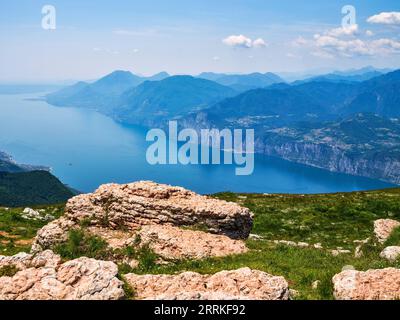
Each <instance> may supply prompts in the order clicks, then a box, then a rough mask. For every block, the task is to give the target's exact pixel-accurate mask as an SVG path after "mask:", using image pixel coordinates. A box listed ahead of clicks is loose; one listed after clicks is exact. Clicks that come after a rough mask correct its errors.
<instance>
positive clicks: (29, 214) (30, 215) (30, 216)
mask: <svg viewBox="0 0 400 320" xmlns="http://www.w3.org/2000/svg"><path fill="white" fill-rule="evenodd" d="M21 217H22V218H24V219H27V220H42V221H49V220H54V219H55V218H54V216H52V215H51V214H42V213H41V212H39V211H36V210H33V209H31V208H25V209H24V211H22V213H21Z"/></svg>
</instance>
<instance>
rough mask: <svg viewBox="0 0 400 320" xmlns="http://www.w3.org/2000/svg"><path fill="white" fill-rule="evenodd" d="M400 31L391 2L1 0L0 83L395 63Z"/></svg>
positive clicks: (397, 4) (396, 4)
mask: <svg viewBox="0 0 400 320" xmlns="http://www.w3.org/2000/svg"><path fill="white" fill-rule="evenodd" d="M348 4H351V5H353V6H354V7H355V9H356V24H357V26H354V25H353V26H352V27H348V28H346V29H343V28H342V18H343V16H344V15H343V14H342V7H343V6H344V5H348ZM44 5H52V6H54V7H55V9H56V29H55V30H44V29H43V28H42V17H43V14H42V7H43V6H44ZM399 31H400V1H399V0H379V1H365V0H357V1H351V2H347V1H339V0H329V1H319V4H316V1H314V0H302V1H298V0H276V1H275V0H141V1H138V0H113V1H110V0H107V1H106V0H96V1H95V0H93V1H92V0H79V1H78V0H63V1H58V0H47V1H37V0H19V1H11V0H8V1H6V0H2V1H1V3H0V41H1V48H0V81H2V82H4V81H53V80H68V79H71V80H76V79H82V80H87V79H94V78H98V77H100V76H102V75H104V74H106V73H109V72H111V71H113V70H115V69H123V70H130V71H132V72H134V73H140V74H146V75H148V74H152V73H156V72H159V71H167V72H169V73H172V74H179V73H186V74H197V73H199V72H202V71H215V72H241V73H244V72H246V73H247V72H254V71H259V72H267V71H272V72H288V71H302V70H315V69H322V68H324V69H348V68H358V67H363V66H366V65H373V66H376V67H399V66H400V63H399V62H400V32H399Z"/></svg>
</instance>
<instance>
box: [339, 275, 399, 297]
mask: <svg viewBox="0 0 400 320" xmlns="http://www.w3.org/2000/svg"><path fill="white" fill-rule="evenodd" d="M332 281H333V285H334V296H335V298H336V299H338V300H398V299H400V269H395V268H387V269H378V270H368V271H365V272H361V271H356V270H345V271H342V272H341V273H339V274H337V275H335V276H334V277H333V279H332Z"/></svg>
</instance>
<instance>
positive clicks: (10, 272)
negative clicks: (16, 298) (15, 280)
mask: <svg viewBox="0 0 400 320" xmlns="http://www.w3.org/2000/svg"><path fill="white" fill-rule="evenodd" d="M18 271H19V270H18V268H17V267H16V266H14V265H7V266H3V267H0V277H12V276H14V275H15V274H16V273H17V272H18Z"/></svg>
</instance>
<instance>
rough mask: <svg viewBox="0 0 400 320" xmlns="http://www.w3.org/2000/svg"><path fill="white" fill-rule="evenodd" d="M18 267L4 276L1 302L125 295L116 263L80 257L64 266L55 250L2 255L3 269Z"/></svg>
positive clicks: (83, 298) (99, 297) (112, 297)
mask: <svg viewBox="0 0 400 320" xmlns="http://www.w3.org/2000/svg"><path fill="white" fill-rule="evenodd" d="M4 266H15V267H16V268H17V272H16V273H15V274H14V275H10V276H4V277H0V300H115V299H122V298H123V297H124V296H125V294H124V291H123V288H122V286H123V282H122V281H120V280H119V279H118V278H117V277H116V276H117V273H118V267H117V266H116V265H115V264H114V263H113V262H108V261H98V260H95V259H89V258H85V257H82V258H79V259H75V260H71V261H68V262H65V263H61V259H60V257H59V256H58V255H55V254H54V253H53V252H52V251H49V250H47V251H43V252H41V253H39V254H37V255H30V254H26V253H20V254H18V255H16V256H13V257H3V256H0V267H4Z"/></svg>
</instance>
